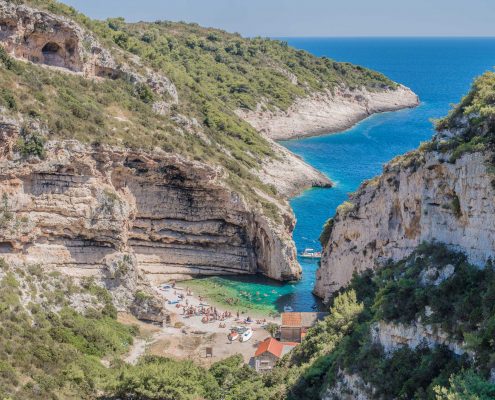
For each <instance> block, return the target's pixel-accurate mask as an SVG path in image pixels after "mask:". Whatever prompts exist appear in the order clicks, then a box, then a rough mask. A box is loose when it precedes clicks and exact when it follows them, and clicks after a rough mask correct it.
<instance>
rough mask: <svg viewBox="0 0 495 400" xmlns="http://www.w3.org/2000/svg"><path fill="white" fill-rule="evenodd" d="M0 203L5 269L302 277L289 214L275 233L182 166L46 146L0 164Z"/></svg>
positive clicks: (157, 276)
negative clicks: (10, 265)
mask: <svg viewBox="0 0 495 400" xmlns="http://www.w3.org/2000/svg"><path fill="white" fill-rule="evenodd" d="M4 130H6V131H11V132H15V130H16V128H15V126H9V128H8V129H4ZM2 151H3V152H8V150H6V149H5V148H2ZM9 158H10V159H9ZM0 193H1V196H2V209H1V216H0V223H1V224H2V229H1V230H0V257H3V258H5V259H7V261H9V262H17V263H19V262H26V263H40V264H43V265H45V266H47V267H51V268H57V269H59V270H61V271H63V272H64V273H67V274H69V275H73V276H96V277H99V278H105V277H106V276H107V275H108V269H109V265H111V264H112V260H113V259H114V258H115V257H120V256H122V255H123V254H129V255H130V256H132V257H135V259H136V263H137V266H138V267H139V270H140V271H141V272H143V273H144V274H145V275H146V276H147V277H148V278H150V279H151V280H152V281H155V282H157V281H163V280H165V279H168V278H172V277H174V278H177V277H182V276H185V275H187V276H189V275H211V274H254V273H261V274H264V275H266V276H268V277H271V278H274V279H278V280H290V279H297V278H298V277H299V274H300V267H299V266H298V264H297V261H296V252H295V248H294V244H293V241H292V239H291V232H292V229H293V227H294V218H293V215H292V213H291V212H290V210H289V209H288V208H287V207H285V208H284V206H282V205H281V206H280V213H281V215H282V216H283V221H284V222H283V223H281V224H276V223H275V222H273V221H272V220H270V219H269V218H267V217H265V216H264V215H263V213H262V212H261V211H260V210H254V209H253V208H252V207H250V206H249V205H248V204H247V203H246V202H245V201H244V199H243V198H242V197H241V196H240V195H239V194H237V193H234V192H232V191H231V190H229V189H228V188H227V187H226V185H225V184H224V183H223V173H222V171H221V170H219V169H214V168H212V167H209V166H207V165H205V164H201V163H199V162H191V161H187V160H186V159H183V158H181V157H180V156H170V155H166V154H165V153H163V154H162V153H153V154H151V153H144V152H134V151H130V150H121V149H115V148H90V147H85V146H83V145H81V144H79V143H77V142H50V143H49V144H48V145H47V146H46V157H45V159H43V160H39V159H37V158H33V159H30V160H29V161H27V160H21V159H19V156H16V155H12V154H10V156H9V157H3V158H1V159H0ZM114 269H115V268H114Z"/></svg>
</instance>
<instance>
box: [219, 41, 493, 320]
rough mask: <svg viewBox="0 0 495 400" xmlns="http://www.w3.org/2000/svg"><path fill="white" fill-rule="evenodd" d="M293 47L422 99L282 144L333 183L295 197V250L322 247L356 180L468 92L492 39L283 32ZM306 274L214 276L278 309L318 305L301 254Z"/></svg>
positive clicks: (489, 55)
mask: <svg viewBox="0 0 495 400" xmlns="http://www.w3.org/2000/svg"><path fill="white" fill-rule="evenodd" d="M283 40H286V41H287V42H288V43H289V44H290V45H292V46H294V47H297V48H299V49H303V50H307V51H309V52H311V53H313V54H315V55H317V56H327V57H329V58H332V59H334V60H336V61H347V62H351V63H354V64H359V65H362V66H365V67H369V68H372V69H374V70H377V71H379V72H382V73H383V74H385V75H387V76H388V77H389V78H391V79H392V80H394V81H397V82H399V83H402V84H403V85H406V86H408V87H410V88H411V89H412V90H413V91H414V92H415V93H416V94H417V95H419V98H420V100H421V105H420V106H419V107H417V108H415V109H408V110H402V111H397V112H390V113H383V114H378V115H374V116H372V117H370V118H368V119H366V120H365V121H362V122H361V123H359V124H357V125H356V126H354V127H353V128H351V129H349V130H347V131H345V132H341V133H337V134H330V135H325V136H319V137H313V138H307V139H300V140H291V141H284V142H282V144H283V145H284V146H286V147H287V148H288V149H289V150H291V151H292V152H294V153H296V154H298V155H299V156H301V157H302V158H303V159H304V160H306V162H308V163H309V164H311V165H313V166H314V167H316V168H317V169H319V170H321V171H323V172H324V173H325V174H326V175H327V176H328V177H329V178H330V179H332V181H333V182H334V183H335V187H333V188H330V189H311V190H308V191H306V192H305V193H303V194H302V195H300V196H298V197H296V198H294V199H292V201H291V204H292V207H293V209H294V212H295V214H296V218H297V224H296V229H295V232H294V240H295V242H296V246H297V249H298V252H301V251H302V250H304V249H305V248H306V247H310V248H314V249H320V248H321V247H320V244H319V241H318V237H319V235H320V232H321V230H322V227H323V224H324V223H325V221H326V220H327V219H328V218H330V217H332V216H333V215H334V213H335V209H336V208H337V206H338V205H339V204H340V203H342V202H343V201H344V200H346V199H347V196H348V193H351V192H353V191H355V190H356V189H357V188H358V186H359V185H360V183H361V182H362V181H363V180H365V179H369V178H371V177H373V176H375V175H378V174H379V173H380V172H381V169H382V166H383V164H384V163H386V162H387V161H389V160H391V159H392V158H394V157H395V156H397V155H399V154H402V153H405V152H407V151H409V150H412V149H414V148H416V147H417V146H418V145H419V144H420V142H422V141H425V140H428V139H430V138H431V136H432V135H433V129H432V124H431V119H435V118H439V117H442V116H444V115H445V114H446V113H447V112H448V110H449V109H450V105H451V104H452V103H457V102H458V101H459V100H460V99H461V97H462V96H463V95H464V94H466V93H467V91H468V89H469V87H470V84H471V83H472V81H473V79H474V78H475V77H476V76H478V75H480V74H482V73H483V72H484V71H487V70H490V69H493V67H494V66H495V38H449V39H447V38H445V39H444V38H284V39H283ZM299 261H300V263H301V266H302V268H303V279H302V280H301V281H300V282H297V283H288V284H284V285H280V284H277V283H275V282H271V281H269V280H267V279H264V278H258V277H250V278H244V277H243V278H237V279H232V278H214V279H215V280H216V282H217V283H223V284H225V285H228V286H229V287H230V288H235V289H237V290H239V291H244V292H246V291H247V292H250V293H256V292H258V291H261V292H263V293H265V292H266V293H271V291H272V289H273V288H276V291H277V296H276V298H275V297H272V296H267V297H264V298H263V299H262V300H261V301H262V302H265V303H266V306H267V307H274V308H276V309H278V310H279V311H280V310H282V309H283V306H284V305H291V306H292V307H293V309H294V310H295V311H311V310H314V309H321V308H322V305H321V303H320V302H319V301H318V300H317V299H316V298H315V297H314V296H313V295H312V294H311V290H312V288H313V284H314V281H315V272H316V269H317V267H318V265H317V262H316V261H315V260H305V259H300V260H299Z"/></svg>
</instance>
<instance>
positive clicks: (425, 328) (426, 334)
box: [371, 321, 466, 356]
mask: <svg viewBox="0 0 495 400" xmlns="http://www.w3.org/2000/svg"><path fill="white" fill-rule="evenodd" d="M371 337H372V338H373V341H374V342H375V343H379V344H381V345H382V346H383V349H384V351H385V352H386V353H392V352H394V351H395V350H397V349H399V348H400V347H402V346H407V347H409V348H410V349H416V348H417V347H418V346H423V345H426V346H428V347H430V348H434V347H436V346H440V345H442V346H445V347H447V348H448V349H449V350H451V351H452V352H453V353H454V354H456V355H459V356H460V355H463V354H464V353H465V352H466V350H465V349H464V348H463V343H460V342H457V341H454V340H453V339H452V338H451V337H450V336H449V335H448V334H447V333H445V332H443V331H442V329H441V328H440V327H438V326H433V325H425V324H423V323H421V322H420V321H416V322H415V323H413V324H411V325H404V324H400V323H399V324H393V323H386V322H385V321H380V322H376V323H375V324H373V326H372V327H371Z"/></svg>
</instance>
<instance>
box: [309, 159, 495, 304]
mask: <svg viewBox="0 0 495 400" xmlns="http://www.w3.org/2000/svg"><path fill="white" fill-rule="evenodd" d="M486 156H487V155H486V154H484V153H481V152H477V153H467V154H464V155H463V156H461V157H460V158H458V159H457V160H456V161H455V162H449V159H450V154H449V153H445V154H442V153H439V152H434V151H416V152H413V153H410V154H408V155H406V156H404V157H400V158H398V159H396V160H394V161H392V162H391V163H389V164H388V165H387V166H385V168H384V171H383V174H382V175H381V176H380V177H378V178H375V179H373V180H371V181H368V182H366V183H365V184H363V185H362V186H361V187H360V189H359V190H358V191H357V192H356V193H355V194H353V195H351V197H350V199H349V202H346V203H344V204H343V205H342V206H341V207H339V209H338V210H337V213H336V216H335V218H334V219H333V221H332V222H331V223H330V227H329V229H328V231H327V232H326V235H327V237H328V240H327V241H326V244H325V248H324V252H323V258H322V261H321V268H320V269H319V270H318V273H317V282H316V285H315V293H316V294H317V295H319V296H321V297H322V298H328V297H329V296H330V295H331V293H333V292H334V291H335V290H337V289H338V288H340V287H342V286H343V285H345V284H346V283H347V282H349V280H350V279H351V276H352V273H353V272H354V271H363V270H365V269H368V268H375V267H376V266H377V265H379V264H380V262H381V261H384V260H387V259H393V260H399V259H402V258H404V257H406V256H408V255H409V254H410V253H411V252H412V251H413V250H414V249H415V248H416V246H418V245H419V244H420V243H422V242H423V241H426V242H432V241H438V242H442V243H445V244H447V245H448V246H449V247H451V248H452V249H454V250H459V251H462V252H464V253H466V255H467V256H468V258H469V260H470V261H471V262H473V263H475V264H483V263H484V262H485V261H487V259H488V258H489V257H493V254H494V249H495V217H494V216H495V203H494V202H493V198H494V194H495V192H494V186H493V179H494V176H493V175H492V174H491V173H490V171H489V168H488V166H487V163H486Z"/></svg>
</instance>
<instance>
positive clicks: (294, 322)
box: [282, 312, 328, 328]
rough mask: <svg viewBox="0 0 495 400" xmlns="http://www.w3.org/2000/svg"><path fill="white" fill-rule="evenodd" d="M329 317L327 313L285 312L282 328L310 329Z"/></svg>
mask: <svg viewBox="0 0 495 400" xmlns="http://www.w3.org/2000/svg"><path fill="white" fill-rule="evenodd" d="M327 315H328V313H326V312H284V313H282V326H289V327H297V328H300V327H305V328H309V327H311V326H314V325H315V324H316V322H317V321H321V320H322V319H323V318H325V317H326V316H327Z"/></svg>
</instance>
